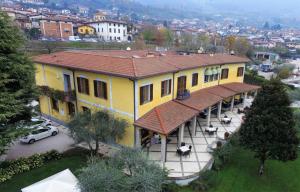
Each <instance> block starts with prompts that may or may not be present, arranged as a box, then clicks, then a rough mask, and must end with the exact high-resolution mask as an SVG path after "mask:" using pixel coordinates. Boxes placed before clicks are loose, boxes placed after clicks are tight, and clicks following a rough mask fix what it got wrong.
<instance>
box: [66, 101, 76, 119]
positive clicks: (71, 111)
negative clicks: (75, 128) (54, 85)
mask: <svg viewBox="0 0 300 192" xmlns="http://www.w3.org/2000/svg"><path fill="white" fill-rule="evenodd" d="M67 105H68V112H69V115H70V116H74V114H75V106H74V104H73V103H71V102H68V103H67Z"/></svg>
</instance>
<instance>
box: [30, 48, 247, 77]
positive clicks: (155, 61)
mask: <svg viewBox="0 0 300 192" xmlns="http://www.w3.org/2000/svg"><path fill="white" fill-rule="evenodd" d="M149 55H151V56H150V57H149ZM33 60H34V61H35V62H37V63H43V64H49V65H55V66H61V67H65V68H70V69H77V70H83V71H90V72H95V73H102V74H108V75H114V76H122V77H127V78H131V79H139V78H145V77H149V76H154V75H159V74H163V73H168V72H175V71H179V70H185V69H192V68H197V67H201V66H209V65H221V64H227V63H228V64H234V63H245V62H247V61H248V59H245V58H241V57H237V56H232V55H224V54H215V55H214V56H210V55H205V54H196V55H175V53H174V52H167V54H165V55H162V54H160V53H158V52H153V53H151V54H149V51H64V52H58V53H53V54H48V55H40V56H37V57H34V58H33Z"/></svg>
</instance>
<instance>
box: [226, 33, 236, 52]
mask: <svg viewBox="0 0 300 192" xmlns="http://www.w3.org/2000/svg"><path fill="white" fill-rule="evenodd" d="M235 43H236V37H235V36H229V37H227V38H226V40H225V47H226V49H227V50H228V51H233V50H235Z"/></svg>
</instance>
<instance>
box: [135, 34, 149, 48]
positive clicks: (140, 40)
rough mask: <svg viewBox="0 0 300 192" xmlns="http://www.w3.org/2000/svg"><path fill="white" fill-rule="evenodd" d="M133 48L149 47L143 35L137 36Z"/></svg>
mask: <svg viewBox="0 0 300 192" xmlns="http://www.w3.org/2000/svg"><path fill="white" fill-rule="evenodd" d="M133 48H134V49H137V50H144V49H146V48H147V46H146V43H145V41H144V39H143V36H142V35H140V36H138V37H137V38H136V40H135V41H134V44H133Z"/></svg>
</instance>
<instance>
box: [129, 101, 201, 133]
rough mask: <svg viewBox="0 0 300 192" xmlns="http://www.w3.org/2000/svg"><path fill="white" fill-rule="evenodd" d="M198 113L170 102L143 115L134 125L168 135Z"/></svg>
mask: <svg viewBox="0 0 300 192" xmlns="http://www.w3.org/2000/svg"><path fill="white" fill-rule="evenodd" d="M197 113H198V111H196V110H194V109H191V108H189V107H185V106H184V105H181V104H179V103H177V102H175V101H169V102H167V103H164V104H162V105H159V106H157V107H155V108H154V109H152V110H151V111H149V112H148V113H146V114H145V115H143V116H142V117H141V118H139V119H138V120H137V121H135V123H134V125H136V126H139V127H141V128H146V129H148V130H151V131H154V132H157V133H161V134H165V135H167V134H169V133H171V132H172V131H173V130H174V129H176V128H177V127H178V126H180V125H181V124H182V123H184V122H186V121H188V120H190V119H191V118H192V117H194V116H195V115H196V114H197Z"/></svg>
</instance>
